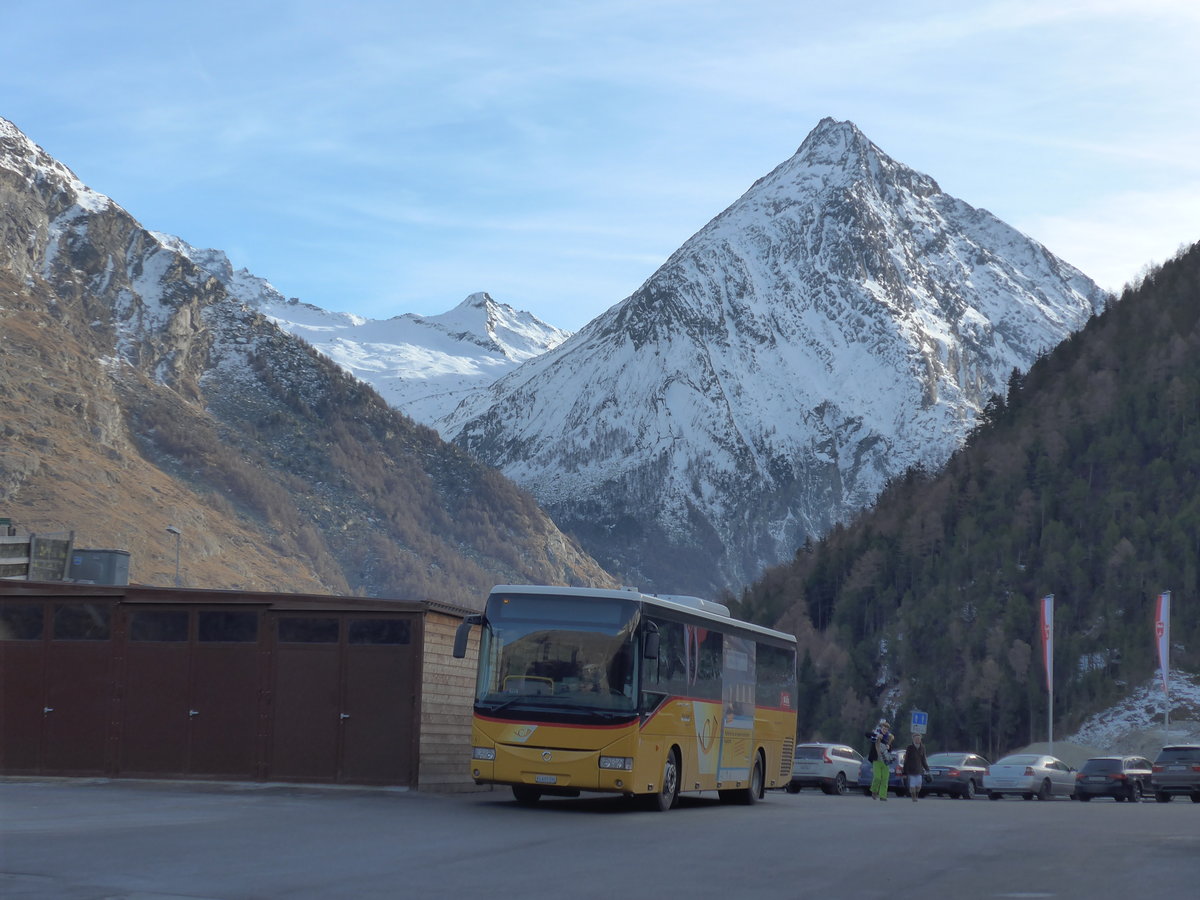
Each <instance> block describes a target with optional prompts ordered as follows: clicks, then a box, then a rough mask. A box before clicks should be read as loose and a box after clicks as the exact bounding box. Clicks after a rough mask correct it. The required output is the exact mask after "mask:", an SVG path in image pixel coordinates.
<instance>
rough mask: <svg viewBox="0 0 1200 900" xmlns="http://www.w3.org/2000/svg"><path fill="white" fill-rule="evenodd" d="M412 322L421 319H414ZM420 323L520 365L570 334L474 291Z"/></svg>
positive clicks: (557, 343)
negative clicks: (491, 350) (442, 311)
mask: <svg viewBox="0 0 1200 900" xmlns="http://www.w3.org/2000/svg"><path fill="white" fill-rule="evenodd" d="M414 318H415V319H422V317H420V316H414ZM423 321H425V322H426V323H428V324H429V325H430V326H432V327H435V328H441V329H443V330H444V331H445V332H446V333H447V334H450V335H453V336H455V337H457V338H460V339H462V340H471V341H475V342H476V343H478V344H480V345H481V346H484V347H487V348H488V349H494V350H496V351H498V352H499V353H501V354H503V355H504V356H505V357H507V358H508V359H511V360H513V361H514V362H524V361H525V360H527V359H530V358H532V357H534V356H537V355H538V354H540V353H544V352H546V350H547V349H549V348H550V347H556V346H558V345H559V344H560V343H562V342H563V341H564V340H566V339H567V337H568V336H569V335H570V332H567V331H563V330H562V329H561V328H555V327H554V326H553V325H547V324H546V323H545V322H543V321H542V320H541V319H539V318H537V317H536V316H534V315H532V314H531V313H527V312H522V311H520V310H516V309H513V307H511V306H509V305H508V304H507V303H497V302H496V301H495V300H493V299H492V297H491V295H490V294H488V293H486V292H484V291H478V292H476V293H474V294H471V295H470V296H469V297H467V298H466V299H465V300H463V302H462V303H460V304H458V306H456V307H454V309H452V310H450V311H449V312H445V313H442V314H441V315H436V316H428V317H424V319H423Z"/></svg>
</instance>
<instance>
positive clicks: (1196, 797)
mask: <svg viewBox="0 0 1200 900" xmlns="http://www.w3.org/2000/svg"><path fill="white" fill-rule="evenodd" d="M1191 796H1192V802H1193V803H1200V793H1195V794H1192V795H1191Z"/></svg>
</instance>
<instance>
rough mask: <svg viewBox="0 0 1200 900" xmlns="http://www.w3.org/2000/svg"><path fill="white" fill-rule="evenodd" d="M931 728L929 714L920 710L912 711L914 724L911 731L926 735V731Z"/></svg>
mask: <svg viewBox="0 0 1200 900" xmlns="http://www.w3.org/2000/svg"><path fill="white" fill-rule="evenodd" d="M928 727H929V713H926V712H921V711H920V710H918V709H914V710H913V711H912V723H911V724H910V726H909V729H910V730H911V731H912V733H913V734H924V733H925V729H926V728H928Z"/></svg>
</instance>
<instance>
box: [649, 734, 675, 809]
mask: <svg viewBox="0 0 1200 900" xmlns="http://www.w3.org/2000/svg"><path fill="white" fill-rule="evenodd" d="M678 800H679V754H678V752H677V751H676V750H675V748H674V747H672V748H671V750H670V751H669V752H668V753H667V761H666V762H664V763H663V773H662V785H661V786H660V787H659V789H658V793H655V794H651V795H650V803H651V809H654V810H656V811H657V812H666V811H667V810H668V809H670V808H671V807H673V806H674V805H675V804H676V803H677V802H678Z"/></svg>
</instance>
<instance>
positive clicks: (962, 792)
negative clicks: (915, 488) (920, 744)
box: [925, 753, 988, 800]
mask: <svg viewBox="0 0 1200 900" xmlns="http://www.w3.org/2000/svg"><path fill="white" fill-rule="evenodd" d="M926 762H928V763H929V774H930V780H929V783H928V786H927V787H926V788H925V790H926V792H927V793H930V794H939V795H942V794H944V795H948V796H951V797H955V798H959V797H962V798H965V799H967V800H973V799H974V798H975V793H976V791H979V790H981V789H982V788H983V776H984V775H986V774H987V770H988V761H987V760H986V759H984V758H983V757H982V756H980V755H979V754H977V753H935V754H933V756H931V757H929V759H928V760H926Z"/></svg>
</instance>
